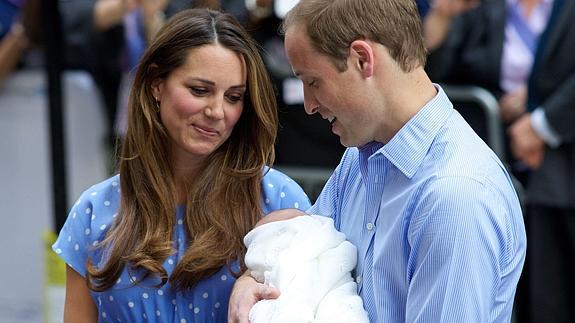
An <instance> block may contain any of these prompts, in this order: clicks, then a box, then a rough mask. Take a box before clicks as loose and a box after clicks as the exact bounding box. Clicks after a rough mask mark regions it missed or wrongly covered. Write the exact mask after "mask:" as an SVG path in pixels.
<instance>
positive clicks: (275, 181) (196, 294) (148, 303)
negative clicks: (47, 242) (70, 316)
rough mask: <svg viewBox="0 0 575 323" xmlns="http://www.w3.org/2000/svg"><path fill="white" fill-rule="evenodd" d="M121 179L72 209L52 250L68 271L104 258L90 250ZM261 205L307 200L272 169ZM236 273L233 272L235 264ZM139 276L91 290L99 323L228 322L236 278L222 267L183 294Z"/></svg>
mask: <svg viewBox="0 0 575 323" xmlns="http://www.w3.org/2000/svg"><path fill="white" fill-rule="evenodd" d="M119 180H120V178H119V176H114V177H112V178H110V179H108V180H106V181H104V182H101V183H99V184H96V185H94V186H92V187H91V188H89V189H88V190H86V191H85V192H84V193H83V194H82V195H81V196H80V198H79V199H78V201H77V202H76V203H75V204H74V206H73V207H72V209H71V211H70V214H69V216H68V219H67V220H66V223H65V224H64V226H63V228H62V230H61V231H60V234H59V236H58V239H57V240H56V242H55V243H54V245H53V246H52V249H53V250H54V251H55V252H56V253H57V254H58V255H59V256H60V257H61V258H62V259H63V260H64V261H65V262H66V263H67V264H68V265H69V266H70V267H72V268H73V269H74V270H76V271H77V272H78V273H79V274H80V275H82V276H84V277H85V276H86V260H87V259H88V257H89V258H90V259H92V261H93V262H94V263H95V264H98V261H99V260H101V259H102V256H101V254H100V251H98V250H96V249H95V248H94V246H95V245H97V243H98V242H99V241H102V240H103V239H104V237H105V236H106V232H107V230H108V229H109V228H110V226H111V225H112V222H113V220H114V218H115V217H116V216H117V215H118V214H117V211H118V206H119V202H120V185H119V184H120V183H119ZM262 207H263V210H264V213H266V214H267V213H269V212H271V211H274V210H278V209H284V208H298V209H301V210H306V209H308V208H309V207H310V202H309V199H308V197H307V196H306V195H305V193H304V192H303V190H302V189H301V187H300V186H299V185H298V184H297V183H295V182H294V181H293V180H292V179H290V178H289V177H287V176H286V175H285V174H283V173H281V172H279V171H277V170H274V169H270V170H269V172H267V173H266V175H265V176H264V178H263V179H262ZM184 213H185V208H184V207H183V206H178V207H177V210H176V214H175V216H176V224H175V225H174V226H175V228H174V230H173V232H174V233H173V234H174V237H173V241H174V242H173V243H174V250H176V252H175V253H174V254H173V255H171V256H170V257H169V258H168V259H166V261H165V262H164V264H163V266H164V268H165V269H166V271H167V273H168V274H171V272H172V271H173V270H174V268H175V266H176V264H177V263H178V261H180V258H181V257H183V255H184V252H185V242H186V232H185V228H184V225H183V223H184V222H183V219H184ZM234 269H235V270H237V264H235V268H234ZM143 277H144V272H143V271H133V270H132V271H130V272H129V271H128V270H127V269H126V268H124V271H123V272H122V274H121V276H120V278H119V279H118V281H117V282H116V284H115V286H113V287H112V288H110V289H108V290H106V291H104V292H93V291H91V295H92V298H93V299H94V303H95V304H96V306H97V308H98V321H99V322H177V323H190V322H227V310H228V298H229V295H230V292H231V289H232V287H233V284H234V282H235V279H234V277H233V276H232V275H231V273H230V272H229V271H228V269H227V268H226V267H222V268H221V269H220V270H219V271H218V272H217V273H216V274H214V275H213V276H211V277H210V278H208V279H205V280H203V281H200V282H199V283H198V284H197V285H196V286H195V287H194V288H193V289H191V290H189V291H187V292H174V291H173V290H172V289H171V287H170V284H169V283H166V284H165V285H163V286H162V287H161V288H156V287H154V285H156V284H157V283H158V282H159V279H158V278H156V277H147V278H146V279H143ZM142 279H143V280H142ZM135 283H136V284H135Z"/></svg>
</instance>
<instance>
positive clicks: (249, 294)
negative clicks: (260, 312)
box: [228, 271, 280, 323]
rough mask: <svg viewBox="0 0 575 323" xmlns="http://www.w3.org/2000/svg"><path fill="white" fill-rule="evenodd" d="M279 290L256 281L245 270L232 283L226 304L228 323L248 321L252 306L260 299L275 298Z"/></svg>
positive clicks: (247, 322)
mask: <svg viewBox="0 0 575 323" xmlns="http://www.w3.org/2000/svg"><path fill="white" fill-rule="evenodd" d="M279 295H280V292H279V290H277V289H275V288H273V287H269V286H266V285H264V284H260V283H258V282H257V281H256V280H255V279H253V278H252V277H251V276H250V275H249V271H246V272H245V273H244V274H243V275H242V276H241V277H240V278H238V280H236V283H235V284H234V288H233V289H232V294H231V295H230V302H229V305H228V323H249V318H248V317H249V314H250V310H251V308H252V306H254V304H255V303H257V302H258V301H260V300H262V299H275V298H278V296H279Z"/></svg>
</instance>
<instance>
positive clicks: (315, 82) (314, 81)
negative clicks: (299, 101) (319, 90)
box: [307, 80, 317, 86]
mask: <svg viewBox="0 0 575 323" xmlns="http://www.w3.org/2000/svg"><path fill="white" fill-rule="evenodd" d="M307 85H308V86H316V85H317V81H316V80H313V81H309V82H308V83H307Z"/></svg>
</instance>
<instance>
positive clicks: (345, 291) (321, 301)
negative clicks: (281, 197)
mask: <svg viewBox="0 0 575 323" xmlns="http://www.w3.org/2000/svg"><path fill="white" fill-rule="evenodd" d="M244 244H245V245H246V247H247V248H248V251H247V253H246V258H245V262H246V265H247V266H248V270H250V274H251V275H252V277H254V279H256V280H257V281H258V282H260V283H263V284H267V285H269V286H273V287H275V288H277V289H279V291H280V293H281V294H280V296H279V297H278V298H277V299H274V300H262V301H259V302H258V303H256V304H255V305H254V307H253V308H252V310H251V311H250V322H252V323H259V322H266V323H268V322H269V323H279V322H286V323H287V322H290V323H297V322H317V323H319V322H332V323H333V322H342V323H343V322H350V323H351V322H353V323H362V322H369V320H368V318H367V312H366V311H365V310H364V309H363V303H362V300H361V298H360V297H359V296H358V295H357V286H356V284H355V282H354V280H353V278H352V277H351V271H352V270H353V269H354V268H355V265H356V261H357V250H356V248H355V246H354V245H353V244H351V243H350V242H349V241H346V240H345V235H344V234H343V233H341V232H338V231H337V230H336V229H335V227H334V225H333V220H332V219H331V218H329V217H323V216H318V215H309V216H307V215H306V214H305V213H303V212H301V211H299V210H296V209H285V210H280V211H275V212H272V213H270V214H268V215H267V216H265V217H264V218H263V219H262V220H260V221H259V222H258V223H257V224H256V226H255V228H254V229H253V230H252V231H250V232H249V233H248V234H247V235H246V236H245V237H244Z"/></svg>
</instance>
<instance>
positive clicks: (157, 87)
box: [151, 78, 163, 101]
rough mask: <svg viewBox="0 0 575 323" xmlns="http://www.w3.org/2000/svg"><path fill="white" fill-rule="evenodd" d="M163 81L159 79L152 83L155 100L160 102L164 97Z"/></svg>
mask: <svg viewBox="0 0 575 323" xmlns="http://www.w3.org/2000/svg"><path fill="white" fill-rule="evenodd" d="M162 81H163V80H162V79H160V78H157V79H155V80H153V81H152V86H151V87H152V95H153V96H154V98H155V99H156V100H158V101H161V97H162V91H161V85H162Z"/></svg>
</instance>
